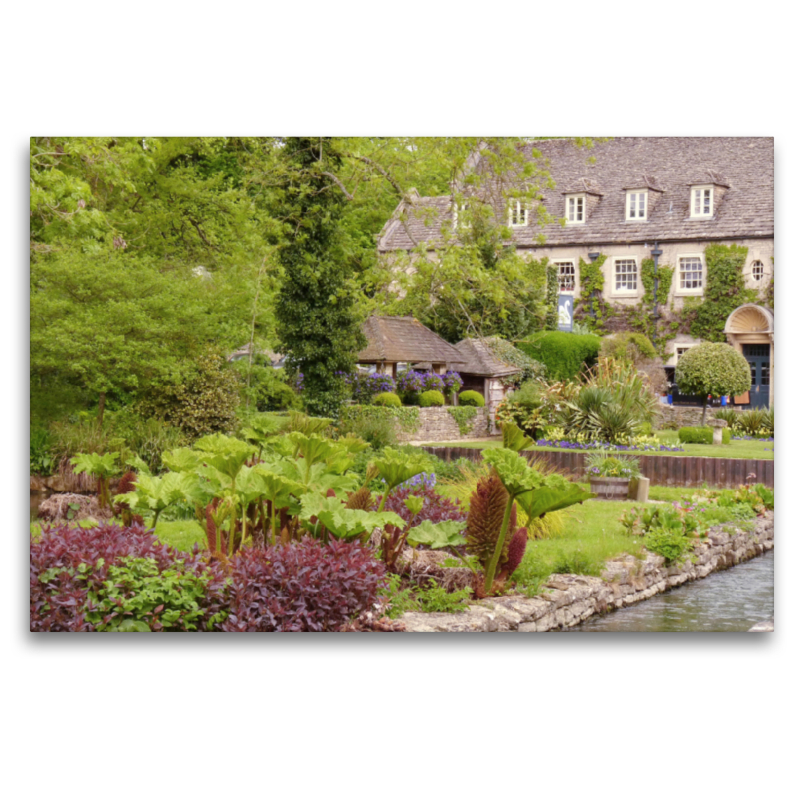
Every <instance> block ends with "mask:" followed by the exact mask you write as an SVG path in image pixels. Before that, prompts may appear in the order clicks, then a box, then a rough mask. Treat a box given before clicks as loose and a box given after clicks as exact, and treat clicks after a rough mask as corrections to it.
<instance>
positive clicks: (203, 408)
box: [140, 350, 242, 439]
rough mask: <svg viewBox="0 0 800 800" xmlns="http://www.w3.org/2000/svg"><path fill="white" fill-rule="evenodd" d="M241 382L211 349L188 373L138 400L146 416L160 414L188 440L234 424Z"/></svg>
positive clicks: (230, 428)
mask: <svg viewBox="0 0 800 800" xmlns="http://www.w3.org/2000/svg"><path fill="white" fill-rule="evenodd" d="M241 386H242V381H241V379H240V377H239V373H238V372H237V371H236V370H235V369H234V368H233V367H232V366H231V365H230V364H228V363H227V361H226V360H225V357H224V356H223V355H222V354H221V353H219V352H216V351H214V350H209V351H207V352H206V353H204V354H203V355H202V356H201V357H200V358H199V359H198V360H197V362H196V363H195V364H194V365H193V369H192V373H191V374H190V375H189V376H188V377H187V378H186V379H185V380H182V381H180V382H177V383H173V384H167V385H163V386H159V387H156V389H154V390H153V391H152V392H150V394H149V395H148V397H147V398H146V399H145V400H142V401H140V412H141V413H142V415H143V416H146V417H160V418H161V419H164V420H165V421H166V422H169V423H170V424H171V425H174V426H175V427H178V428H181V429H182V430H183V431H184V432H185V433H186V434H187V435H189V436H190V437H191V438H192V439H196V438H199V437H200V436H205V435H207V434H210V433H228V432H229V431H232V430H233V428H234V427H235V424H236V406H237V405H238V403H239V392H240V390H241Z"/></svg>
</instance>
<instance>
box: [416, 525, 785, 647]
mask: <svg viewBox="0 0 800 800" xmlns="http://www.w3.org/2000/svg"><path fill="white" fill-rule="evenodd" d="M773 546H774V516H773V513H772V512H768V513H767V515H766V516H765V517H763V518H759V519H758V520H757V521H756V525H755V529H754V530H753V531H741V530H734V531H732V532H731V533H727V532H726V531H724V530H722V529H721V528H712V529H711V530H710V531H709V534H708V538H707V540H705V541H702V542H698V543H697V544H696V545H695V549H694V563H693V562H692V561H690V560H689V559H687V560H686V561H685V562H684V563H683V564H673V565H672V566H670V567H667V566H665V563H664V559H663V557H662V556H658V555H655V554H654V553H648V555H647V558H646V559H645V560H643V561H640V560H638V559H636V558H634V557H633V556H629V555H623V556H620V557H619V558H616V559H612V560H611V561H608V562H606V569H605V572H604V573H603V575H602V577H600V578H594V577H591V576H588V575H551V576H550V580H549V581H548V582H547V584H546V588H545V590H544V592H543V594H542V595H541V596H539V597H524V596H521V595H511V596H508V597H497V598H492V599H489V600H482V601H479V602H476V603H475V604H474V605H471V606H469V608H468V609H467V610H466V611H461V612H459V613H457V614H425V613H418V612H409V613H406V614H404V615H403V616H402V617H401V618H400V621H401V622H403V623H404V625H405V626H406V631H407V632H410V633H433V632H442V631H443V632H476V633H477V632H481V631H517V632H519V633H532V632H539V631H551V630H564V629H566V628H571V627H574V626H575V625H579V624H580V623H581V622H584V621H585V620H587V619H589V617H592V616H594V615H595V614H604V613H606V612H608V611H612V610H614V609H617V608H622V607H623V606H630V605H633V604H634V603H639V602H641V601H642V600H647V599H648V598H650V597H653V595H656V594H659V593H661V592H665V591H666V590H667V589H671V588H673V587H674V586H680V585H681V584H682V583H686V582H688V581H694V580H697V579H698V578H704V577H705V576H706V575H708V574H709V573H711V572H714V571H715V570H720V569H726V568H728V567H732V566H733V565H734V564H738V563H740V562H742V561H747V560H748V559H751V558H753V557H755V556H757V555H760V554H761V553H764V552H766V551H767V550H771V549H772V548H773Z"/></svg>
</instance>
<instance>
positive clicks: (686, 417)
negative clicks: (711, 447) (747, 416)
mask: <svg viewBox="0 0 800 800" xmlns="http://www.w3.org/2000/svg"><path fill="white" fill-rule="evenodd" d="M726 407H727V408H732V406H726ZM719 410H720V407H719V406H714V407H711V406H709V408H708V411H707V412H706V425H707V424H708V421H709V420H711V419H714V414H715V413H716V412H717V411H719ZM737 412H739V413H740V410H737ZM702 419H703V409H702V407H698V406H668V405H664V404H663V403H659V405H658V410H657V411H656V419H655V423H654V425H653V427H654V428H656V429H663V428H668V429H670V430H675V431H676V430H678V428H692V427H697V426H699V425H700V422H701V420H702Z"/></svg>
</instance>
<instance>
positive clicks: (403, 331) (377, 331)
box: [358, 316, 464, 367]
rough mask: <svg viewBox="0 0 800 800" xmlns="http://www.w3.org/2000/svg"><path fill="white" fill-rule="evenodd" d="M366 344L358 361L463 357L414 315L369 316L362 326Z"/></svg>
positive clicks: (459, 361)
mask: <svg viewBox="0 0 800 800" xmlns="http://www.w3.org/2000/svg"><path fill="white" fill-rule="evenodd" d="M362 330H363V331H364V335H365V336H366V337H367V346H366V347H365V348H364V349H363V350H362V351H361V352H360V353H359V354H358V360H359V361H360V362H384V361H388V362H398V361H403V362H408V363H417V362H428V363H432V364H454V365H458V366H459V367H460V366H461V364H462V363H463V361H464V357H463V356H462V355H461V353H460V352H459V351H458V350H457V349H456V348H455V347H453V345H451V344H448V343H447V342H446V341H445V340H444V339H442V338H441V336H437V335H436V334H435V333H434V332H433V331H432V330H430V329H429V328H426V327H425V326H424V325H423V324H422V323H421V322H419V321H418V320H416V319H414V317H378V316H373V317H369V319H367V321H366V322H365V323H364V326H363V328H362Z"/></svg>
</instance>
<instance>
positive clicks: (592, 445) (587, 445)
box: [536, 439, 684, 453]
mask: <svg viewBox="0 0 800 800" xmlns="http://www.w3.org/2000/svg"><path fill="white" fill-rule="evenodd" d="M536 444H537V446H538V447H558V448H559V449H560V450H618V451H626V452H651V453H664V452H668V453H682V452H684V450H683V448H682V447H677V446H675V447H672V446H671V445H668V444H660V445H655V444H611V443H609V442H570V441H567V440H566V439H562V440H560V441H553V440H552V439H538V440H537V441H536Z"/></svg>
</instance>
